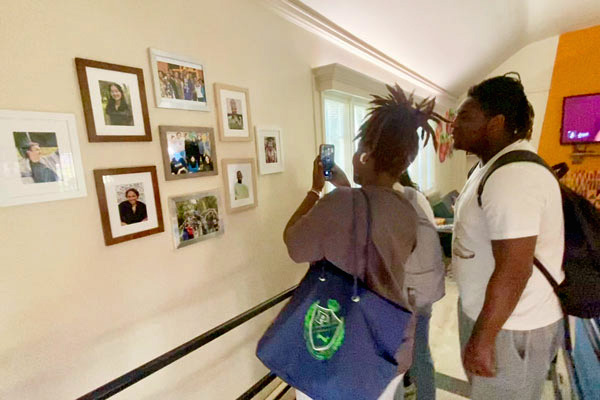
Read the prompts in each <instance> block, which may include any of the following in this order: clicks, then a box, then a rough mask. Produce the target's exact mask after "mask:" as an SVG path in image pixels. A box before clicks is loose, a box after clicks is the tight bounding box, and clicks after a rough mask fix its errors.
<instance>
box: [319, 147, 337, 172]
mask: <svg viewBox="0 0 600 400" xmlns="http://www.w3.org/2000/svg"><path fill="white" fill-rule="evenodd" d="M334 153H335V148H334V146H333V145H332V144H322V145H321V146H320V147H319V155H320V158H321V164H322V165H323V175H324V177H325V180H326V181H330V180H331V178H332V176H333V174H332V169H333V166H334V165H335V162H334Z"/></svg>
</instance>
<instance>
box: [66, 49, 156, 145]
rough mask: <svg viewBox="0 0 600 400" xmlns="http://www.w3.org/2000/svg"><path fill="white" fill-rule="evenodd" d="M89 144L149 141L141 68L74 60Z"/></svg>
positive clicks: (149, 133)
mask: <svg viewBox="0 0 600 400" xmlns="http://www.w3.org/2000/svg"><path fill="white" fill-rule="evenodd" d="M75 65H76V67H77V77H78V79H79V89H80V91H81V101H82V103H83V112H84V114H85V123H86V127H87V132H88V139H89V141H90V142H144V141H146V142H149V141H151V140H152V133H151V130H150V118H149V116H148V102H147V101H146V87H145V85H144V73H143V71H142V69H141V68H134V67H126V66H123V65H116V64H109V63H104V62H100V61H92V60H86V59H83V58H76V59H75Z"/></svg>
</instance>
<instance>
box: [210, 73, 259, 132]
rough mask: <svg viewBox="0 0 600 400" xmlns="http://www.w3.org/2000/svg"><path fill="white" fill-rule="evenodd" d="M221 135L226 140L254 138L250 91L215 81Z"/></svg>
mask: <svg viewBox="0 0 600 400" xmlns="http://www.w3.org/2000/svg"><path fill="white" fill-rule="evenodd" d="M215 98H216V103H217V119H218V121H219V137H220V139H221V140H222V141H224V142H248V141H251V140H252V135H251V131H250V130H251V128H250V127H251V126H252V121H251V116H250V92H249V91H248V89H244V88H241V87H237V86H231V85H225V84H223V83H215Z"/></svg>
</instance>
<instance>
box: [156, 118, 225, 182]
mask: <svg viewBox="0 0 600 400" xmlns="http://www.w3.org/2000/svg"><path fill="white" fill-rule="evenodd" d="M159 134H160V145H161V148H162V156H163V164H164V169H165V179H166V180H168V181H171V180H177V179H187V178H197V177H200V176H209V175H217V174H218V168H217V144H216V142H215V132H214V130H213V128H207V127H194V126H159Z"/></svg>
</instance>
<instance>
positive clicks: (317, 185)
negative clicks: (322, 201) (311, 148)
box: [312, 156, 325, 192]
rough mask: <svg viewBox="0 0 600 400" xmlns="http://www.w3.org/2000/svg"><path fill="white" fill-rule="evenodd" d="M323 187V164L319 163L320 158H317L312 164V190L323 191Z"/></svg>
mask: <svg viewBox="0 0 600 400" xmlns="http://www.w3.org/2000/svg"><path fill="white" fill-rule="evenodd" d="M323 186H325V175H324V174H323V163H322V162H321V156H317V158H315V161H314V162H313V183H312V189H315V190H316V191H318V192H321V191H323Z"/></svg>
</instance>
